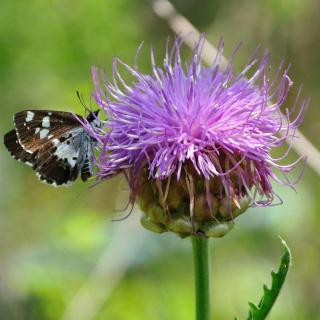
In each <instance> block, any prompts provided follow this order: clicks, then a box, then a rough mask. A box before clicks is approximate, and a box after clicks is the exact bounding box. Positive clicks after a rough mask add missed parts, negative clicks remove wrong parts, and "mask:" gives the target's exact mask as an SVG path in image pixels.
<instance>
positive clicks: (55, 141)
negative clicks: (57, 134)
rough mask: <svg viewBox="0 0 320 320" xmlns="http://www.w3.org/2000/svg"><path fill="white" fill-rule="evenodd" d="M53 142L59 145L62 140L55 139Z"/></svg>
mask: <svg viewBox="0 0 320 320" xmlns="http://www.w3.org/2000/svg"><path fill="white" fill-rule="evenodd" d="M52 143H53V145H54V146H57V145H58V144H59V143H60V140H59V139H53V140H52Z"/></svg>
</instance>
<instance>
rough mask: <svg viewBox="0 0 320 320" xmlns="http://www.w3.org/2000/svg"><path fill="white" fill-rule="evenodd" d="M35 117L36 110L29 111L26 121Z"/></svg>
mask: <svg viewBox="0 0 320 320" xmlns="http://www.w3.org/2000/svg"><path fill="white" fill-rule="evenodd" d="M33 117H34V112H32V111H27V118H26V121H27V122H29V121H32V119H33Z"/></svg>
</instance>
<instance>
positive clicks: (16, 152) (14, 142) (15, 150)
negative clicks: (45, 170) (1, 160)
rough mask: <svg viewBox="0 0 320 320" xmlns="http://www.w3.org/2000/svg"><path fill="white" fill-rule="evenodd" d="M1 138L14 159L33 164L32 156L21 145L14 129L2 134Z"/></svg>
mask: <svg viewBox="0 0 320 320" xmlns="http://www.w3.org/2000/svg"><path fill="white" fill-rule="evenodd" d="M3 140H4V145H5V146H6V148H7V149H8V151H9V152H10V154H11V156H12V157H13V158H14V159H16V160H18V161H22V162H24V163H25V164H27V165H29V166H33V164H34V156H33V155H32V154H30V153H29V152H27V151H25V150H24V149H23V148H22V147H21V145H20V143H19V140H18V137H17V133H16V130H15V129H12V130H10V131H9V132H7V133H6V134H5V135H4V139H3Z"/></svg>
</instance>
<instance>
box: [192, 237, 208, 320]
mask: <svg viewBox="0 0 320 320" xmlns="http://www.w3.org/2000/svg"><path fill="white" fill-rule="evenodd" d="M192 248H193V259H194V274H195V288H196V320H210V319H211V308H210V263H209V262H210V260H209V239H207V238H204V237H192Z"/></svg>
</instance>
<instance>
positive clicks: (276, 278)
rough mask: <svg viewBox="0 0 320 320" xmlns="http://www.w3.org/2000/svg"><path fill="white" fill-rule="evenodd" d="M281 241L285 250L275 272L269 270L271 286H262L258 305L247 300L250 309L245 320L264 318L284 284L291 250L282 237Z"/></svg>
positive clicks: (260, 319)
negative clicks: (261, 295)
mask: <svg viewBox="0 0 320 320" xmlns="http://www.w3.org/2000/svg"><path fill="white" fill-rule="evenodd" d="M280 239H281V238H280ZM281 242H282V244H283V246H284V249H285V252H284V254H283V256H282V259H281V263H280V266H279V270H278V271H277V272H274V271H272V272H271V277H272V283H271V288H270V289H269V288H268V287H267V286H266V285H264V286H263V297H262V298H261V300H260V302H259V304H258V306H256V305H255V304H253V303H252V302H249V306H250V310H249V316H248V318H247V320H263V319H266V317H267V315H268V314H269V312H270V310H271V308H272V306H273V304H274V303H275V301H276V299H277V297H278V295H279V293H280V290H281V288H282V286H283V284H284V281H285V279H286V276H287V273H288V270H289V267H290V264H291V252H290V249H289V247H288V246H287V244H286V243H285V241H284V240H283V239H281Z"/></svg>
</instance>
